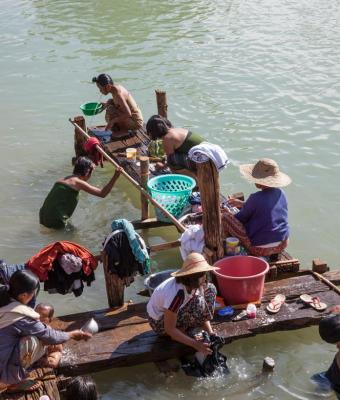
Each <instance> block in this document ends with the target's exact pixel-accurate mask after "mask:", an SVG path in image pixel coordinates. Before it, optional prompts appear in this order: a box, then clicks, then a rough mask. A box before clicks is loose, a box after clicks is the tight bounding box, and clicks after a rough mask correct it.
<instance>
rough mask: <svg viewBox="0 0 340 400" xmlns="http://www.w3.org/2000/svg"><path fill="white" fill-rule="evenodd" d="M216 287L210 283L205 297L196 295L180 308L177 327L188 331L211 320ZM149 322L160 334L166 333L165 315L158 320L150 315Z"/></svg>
mask: <svg viewBox="0 0 340 400" xmlns="http://www.w3.org/2000/svg"><path fill="white" fill-rule="evenodd" d="M215 299H216V288H215V286H214V285H213V284H212V283H208V285H207V287H206V289H205V291H204V297H203V296H199V295H195V296H194V297H193V298H192V299H191V300H190V301H189V302H188V303H187V304H186V305H185V306H183V307H182V308H180V309H179V311H178V314H177V323H176V327H177V328H179V329H181V330H184V331H188V330H190V329H193V328H197V327H200V326H201V325H202V324H203V322H205V321H210V320H212V318H213V315H214V307H215ZM148 320H149V324H150V326H151V328H152V329H153V331H154V332H156V333H157V334H158V335H166V332H165V330H164V315H163V316H162V317H161V318H160V319H159V320H158V321H157V320H155V319H153V318H151V317H150V316H148Z"/></svg>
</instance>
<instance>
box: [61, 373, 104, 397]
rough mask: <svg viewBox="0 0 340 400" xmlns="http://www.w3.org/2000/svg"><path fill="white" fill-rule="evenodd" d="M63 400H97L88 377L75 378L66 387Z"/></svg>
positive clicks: (93, 386) (94, 388)
mask: <svg viewBox="0 0 340 400" xmlns="http://www.w3.org/2000/svg"><path fill="white" fill-rule="evenodd" d="M64 398H65V400H76V399H77V400H78V399H79V400H97V399H98V392H97V387H96V384H95V382H94V381H93V379H92V378H91V377H90V376H77V377H76V378H73V379H72V380H71V381H70V383H69V384H68V385H67V387H66V393H65V396H64Z"/></svg>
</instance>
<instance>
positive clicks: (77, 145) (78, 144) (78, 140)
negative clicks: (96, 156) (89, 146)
mask: <svg viewBox="0 0 340 400" xmlns="http://www.w3.org/2000/svg"><path fill="white" fill-rule="evenodd" d="M74 122H75V123H76V124H77V125H79V126H80V128H81V129H83V130H84V131H85V132H86V123H85V118H84V117H83V116H81V115H79V116H77V117H74ZM85 142H86V138H85V137H84V135H83V134H82V133H81V132H80V131H79V129H78V128H77V127H75V128H74V151H75V154H76V158H78V157H80V156H84V155H86V153H85V151H84V148H83V145H84V143H85Z"/></svg>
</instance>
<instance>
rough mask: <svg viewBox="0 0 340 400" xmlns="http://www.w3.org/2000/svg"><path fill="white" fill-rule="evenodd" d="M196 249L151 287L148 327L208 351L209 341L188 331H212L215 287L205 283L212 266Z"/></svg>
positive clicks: (199, 349) (200, 349)
mask: <svg viewBox="0 0 340 400" xmlns="http://www.w3.org/2000/svg"><path fill="white" fill-rule="evenodd" d="M215 269H216V268H215V267H212V266H211V265H209V264H208V263H207V262H206V260H205V259H204V257H203V256H202V255H201V254H199V253H191V254H189V255H188V257H187V258H186V259H185V261H184V262H183V266H182V268H181V269H180V270H178V271H176V272H174V273H172V274H171V275H172V277H171V278H169V279H167V280H166V281H164V282H162V283H161V284H160V285H159V286H157V288H156V289H155V290H154V292H153V294H152V296H151V298H150V301H149V303H148V305H147V312H148V318H149V323H150V325H151V328H152V329H153V330H154V331H155V332H156V333H157V334H158V335H169V336H170V337H171V338H172V339H173V340H176V341H177V342H180V343H183V344H185V345H187V346H191V347H193V348H194V349H195V350H196V351H200V352H202V353H204V354H211V349H210V348H209V344H207V343H203V342H201V341H198V340H196V339H194V338H192V337H190V336H189V335H188V334H187V332H188V330H190V329H193V328H202V329H204V330H205V331H207V332H208V333H209V334H213V330H212V328H211V325H210V320H212V318H213V315H214V305H215V298H216V288H215V286H214V285H213V284H212V283H207V279H206V278H207V277H206V274H207V272H208V271H213V270H215Z"/></svg>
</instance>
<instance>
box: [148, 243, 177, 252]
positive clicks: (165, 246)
mask: <svg viewBox="0 0 340 400" xmlns="http://www.w3.org/2000/svg"><path fill="white" fill-rule="evenodd" d="M180 245H181V242H180V241H179V240H174V241H172V242H167V243H160V244H154V245H152V246H149V247H150V251H153V252H156V251H161V250H169V249H173V248H175V247H179V246H180Z"/></svg>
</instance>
